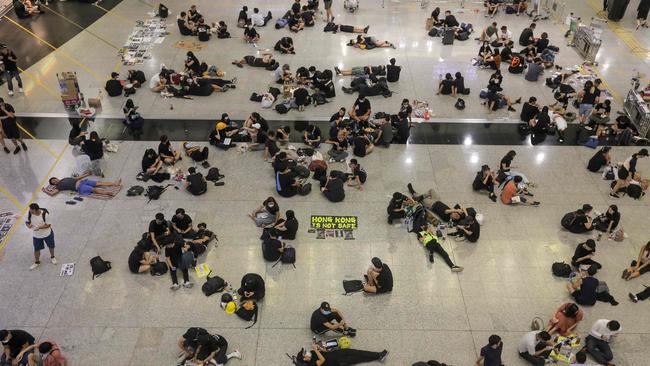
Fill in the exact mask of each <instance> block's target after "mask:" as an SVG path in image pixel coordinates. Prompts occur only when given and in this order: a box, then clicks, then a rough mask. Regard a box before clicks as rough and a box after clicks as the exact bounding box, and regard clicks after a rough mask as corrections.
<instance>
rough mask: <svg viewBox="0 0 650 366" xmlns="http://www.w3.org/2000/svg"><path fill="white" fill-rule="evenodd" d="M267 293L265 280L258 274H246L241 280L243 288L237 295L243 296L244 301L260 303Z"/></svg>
mask: <svg viewBox="0 0 650 366" xmlns="http://www.w3.org/2000/svg"><path fill="white" fill-rule="evenodd" d="M265 293H266V286H265V285H264V279H263V278H262V276H260V275H258V274H257V273H247V274H245V275H244V276H243V277H242V279H241V287H240V288H239V289H238V290H237V294H239V296H241V299H242V300H256V301H260V300H262V299H263V298H264V295H265Z"/></svg>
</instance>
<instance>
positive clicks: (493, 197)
mask: <svg viewBox="0 0 650 366" xmlns="http://www.w3.org/2000/svg"><path fill="white" fill-rule="evenodd" d="M490 199H491V200H492V202H496V201H497V195H496V194H494V193H492V194H491V195H490Z"/></svg>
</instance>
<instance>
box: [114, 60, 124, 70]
mask: <svg viewBox="0 0 650 366" xmlns="http://www.w3.org/2000/svg"><path fill="white" fill-rule="evenodd" d="M123 63H124V62H123V61H122V60H117V63H116V64H115V67H113V72H120V69H121V68H122V64H123Z"/></svg>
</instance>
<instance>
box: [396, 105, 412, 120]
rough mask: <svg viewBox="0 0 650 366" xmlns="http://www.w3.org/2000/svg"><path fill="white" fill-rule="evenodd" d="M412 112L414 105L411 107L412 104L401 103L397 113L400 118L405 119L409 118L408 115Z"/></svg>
mask: <svg viewBox="0 0 650 366" xmlns="http://www.w3.org/2000/svg"><path fill="white" fill-rule="evenodd" d="M412 112H413V107H411V105H410V104H409V105H407V106H404V105H401V106H400V107H399V112H398V113H397V116H398V117H399V118H400V119H404V118H407V117H408V116H410V115H411V113H412Z"/></svg>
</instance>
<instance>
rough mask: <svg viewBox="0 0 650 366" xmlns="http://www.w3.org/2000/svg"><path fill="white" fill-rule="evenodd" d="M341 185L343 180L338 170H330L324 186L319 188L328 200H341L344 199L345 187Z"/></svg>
mask: <svg viewBox="0 0 650 366" xmlns="http://www.w3.org/2000/svg"><path fill="white" fill-rule="evenodd" d="M343 186H344V183H343V180H342V179H341V177H340V176H339V174H338V172H337V171H335V170H332V171H331V172H330V175H329V177H328V178H327V181H326V182H325V186H324V187H322V188H321V189H320V190H321V192H323V195H324V196H325V197H326V198H327V199H328V200H329V201H330V202H341V201H343V200H344V199H345V189H344V188H343Z"/></svg>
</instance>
